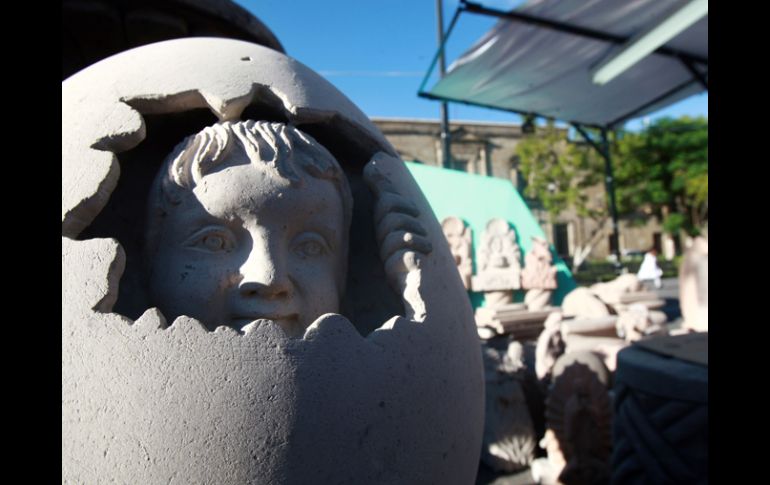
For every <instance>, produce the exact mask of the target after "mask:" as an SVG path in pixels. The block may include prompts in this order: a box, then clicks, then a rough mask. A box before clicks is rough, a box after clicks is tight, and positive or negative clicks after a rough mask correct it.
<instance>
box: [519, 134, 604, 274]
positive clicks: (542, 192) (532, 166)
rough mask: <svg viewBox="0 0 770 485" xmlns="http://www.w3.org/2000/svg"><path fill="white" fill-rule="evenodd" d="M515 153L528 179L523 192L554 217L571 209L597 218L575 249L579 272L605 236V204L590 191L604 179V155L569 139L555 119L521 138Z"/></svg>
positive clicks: (574, 263) (575, 262)
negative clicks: (590, 230) (592, 196)
mask: <svg viewBox="0 0 770 485" xmlns="http://www.w3.org/2000/svg"><path fill="white" fill-rule="evenodd" d="M516 155H517V156H518V158H519V170H521V173H522V175H523V177H524V179H525V180H526V187H525V189H524V195H525V196H527V197H529V198H532V199H536V200H538V201H539V202H540V203H541V204H542V205H543V208H544V209H545V210H546V211H547V212H548V215H549V219H550V220H551V221H553V220H554V219H555V218H556V217H557V216H558V215H559V214H561V213H562V212H564V211H566V210H569V209H572V210H574V211H575V212H576V213H577V214H578V215H579V216H581V217H587V218H590V219H593V220H595V221H597V226H596V229H595V230H594V231H593V232H592V233H591V234H590V235H589V237H588V240H587V241H586V242H585V243H584V244H583V245H581V246H578V247H577V248H576V249H575V254H574V255H573V260H572V270H573V272H577V270H578V268H579V267H580V265H581V264H582V262H583V261H584V260H585V259H586V258H587V257H588V255H589V254H590V253H591V250H592V249H593V247H594V246H595V245H596V243H598V241H600V240H601V239H602V236H603V234H604V232H605V223H606V221H607V219H608V215H607V210H606V206H605V205H603V204H602V205H597V204H596V203H595V201H591V200H589V198H588V195H587V189H588V188H589V187H592V186H595V185H597V184H599V183H601V181H602V176H603V173H604V171H603V160H602V158H601V157H600V156H599V154H598V153H596V151H595V150H593V149H592V148H591V147H590V146H588V145H580V144H575V143H570V142H569V140H568V139H567V131H566V130H563V129H557V128H556V127H555V126H554V123H553V121H549V122H548V123H547V125H546V126H545V127H542V128H538V131H537V133H536V134H533V135H530V136H527V137H526V138H525V139H524V140H522V141H521V142H519V144H518V145H517V147H516Z"/></svg>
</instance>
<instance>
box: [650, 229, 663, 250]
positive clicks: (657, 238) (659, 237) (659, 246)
mask: <svg viewBox="0 0 770 485" xmlns="http://www.w3.org/2000/svg"><path fill="white" fill-rule="evenodd" d="M652 247H654V248H655V251H657V252H658V254H663V234H661V233H659V232H656V233H653V235H652Z"/></svg>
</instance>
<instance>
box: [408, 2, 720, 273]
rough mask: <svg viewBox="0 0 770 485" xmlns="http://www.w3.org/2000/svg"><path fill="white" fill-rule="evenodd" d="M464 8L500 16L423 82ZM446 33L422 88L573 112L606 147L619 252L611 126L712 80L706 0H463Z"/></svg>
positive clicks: (510, 106)
mask: <svg viewBox="0 0 770 485" xmlns="http://www.w3.org/2000/svg"><path fill="white" fill-rule="evenodd" d="M697 4H699V7H700V10H701V14H700V16H698V15H696V16H694V17H693V18H695V19H697V20H694V21H690V22H689V23H685V24H683V26H682V27H683V28H681V29H679V30H677V32H678V33H676V34H675V35H674V36H673V37H671V38H670V39H668V40H667V41H665V42H664V43H663V44H662V45H660V46H659V47H657V48H654V50H653V51H651V52H650V53H649V54H648V55H644V56H643V57H642V58H641V59H640V60H638V61H636V62H635V63H631V64H630V67H629V66H628V65H627V66H626V67H625V68H623V69H622V70H621V72H620V74H619V75H617V76H615V77H614V78H613V79H611V80H609V81H606V82H604V83H603V84H597V82H596V76H595V74H596V71H597V68H600V67H602V66H603V65H605V64H607V63H608V62H609V61H610V60H612V59H613V58H615V57H619V54H621V53H623V52H624V51H626V50H630V49H633V48H635V47H639V45H640V44H641V43H642V42H641V41H643V40H644V39H645V37H646V38H647V39H648V40H649V38H650V37H652V36H654V35H655V34H656V33H657V32H659V31H660V30H661V28H662V27H664V26H665V25H666V24H670V23H671V22H672V20H673V19H674V18H677V17H678V16H679V15H680V14H681V13H682V11H684V10H687V9H691V7H693V6H695V7H696V9H697V8H698V5H697ZM704 6H705V11H704ZM691 10H692V9H691ZM463 12H469V13H474V14H483V15H492V16H496V17H499V18H500V21H499V22H498V23H497V24H496V25H495V26H494V27H493V28H492V29H491V30H490V31H489V32H487V33H486V34H484V35H483V36H482V37H481V38H480V39H479V40H478V41H476V43H475V44H473V45H472V46H471V47H470V48H469V49H468V50H467V51H466V52H465V53H464V54H463V55H462V56H460V58H458V59H457V60H456V61H454V62H453V63H452V65H451V66H450V67H449V69H448V71H447V72H446V74H445V75H444V76H442V77H441V79H440V80H439V81H438V83H436V84H435V85H434V86H433V87H432V88H431V89H430V90H429V91H425V90H424V88H425V85H426V84H427V82H428V79H429V78H430V76H431V73H432V72H433V69H434V68H435V66H436V63H437V61H438V60H439V59H441V62H442V65H443V51H444V46H445V44H446V40H447V39H448V38H449V36H450V35H451V32H452V29H453V28H454V26H455V25H456V23H457V19H458V18H459V16H460V14H461V13H463ZM685 25H686V26H685ZM442 30H443V29H442ZM669 30H670V29H669ZM440 38H442V40H441V45H440V46H439V50H438V52H437V53H436V56H435V58H434V60H433V63H432V64H431V66H430V68H429V70H428V72H427V73H426V75H425V78H424V79H423V82H422V85H421V86H420V90H419V93H418V95H419V96H421V97H424V98H429V99H435V100H441V101H444V102H447V101H449V102H459V103H464V104H470V105H475V106H481V107H486V108H492V109H498V110H505V111H511V112H514V113H519V114H523V115H527V116H529V117H532V116H540V117H546V118H553V119H556V120H561V121H566V122H568V123H571V124H572V125H573V126H574V127H575V128H576V129H577V130H578V131H579V132H580V133H581V135H582V136H583V137H584V138H585V139H586V141H588V142H589V143H590V144H591V145H593V147H594V148H595V149H596V150H597V151H599V153H601V155H602V156H603V157H604V160H605V172H606V177H605V184H606V190H607V196H608V205H609V209H610V214H611V215H612V225H613V234H612V239H613V242H614V252H615V255H616V258H617V261H618V262H619V260H620V248H619V244H618V240H619V237H618V216H617V209H616V204H615V190H614V186H613V175H612V164H611V161H610V151H609V144H608V140H607V130H610V129H613V128H616V127H618V126H620V125H622V124H623V123H624V122H625V121H626V120H629V119H632V118H636V117H639V116H643V115H644V114H647V113H651V112H654V111H657V110H659V109H661V108H663V107H665V106H668V105H670V104H673V103H675V102H677V101H679V100H682V99H684V98H687V97H689V96H691V95H693V94H696V93H698V92H701V91H703V90H708V2H707V0H705V1H704V0H531V1H529V2H527V3H526V4H525V5H523V6H522V7H520V8H518V9H514V10H512V11H510V12H504V11H501V10H496V9H491V8H487V7H484V6H482V5H479V4H476V3H471V2H468V1H466V0H461V3H460V6H459V7H458V8H457V10H456V12H455V14H454V17H453V18H452V20H451V22H450V25H449V28H448V29H447V32H446V34H443V33H442V34H441V35H440ZM586 127H593V128H598V129H600V130H601V140H599V141H597V140H594V139H593V138H592V137H591V136H590V135H589V133H587V131H586V129H585V128H586ZM442 137H444V138H446V137H447V135H446V134H442ZM446 143H447V144H448V140H447V142H446Z"/></svg>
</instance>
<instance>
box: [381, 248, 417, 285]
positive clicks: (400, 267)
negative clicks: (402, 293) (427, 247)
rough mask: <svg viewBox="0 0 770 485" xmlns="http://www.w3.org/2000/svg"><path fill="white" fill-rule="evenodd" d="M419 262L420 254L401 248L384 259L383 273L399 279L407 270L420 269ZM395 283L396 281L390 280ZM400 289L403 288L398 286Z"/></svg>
mask: <svg viewBox="0 0 770 485" xmlns="http://www.w3.org/2000/svg"><path fill="white" fill-rule="evenodd" d="M420 264H421V256H420V254H419V253H416V252H415V251H412V250H409V249H402V250H400V251H396V252H395V253H393V254H391V255H390V256H389V257H388V258H387V259H386V260H385V264H384V266H385V274H387V275H388V276H389V277H390V278H392V279H395V280H399V281H400V280H401V279H403V278H404V277H405V275H406V274H407V273H408V272H410V271H416V270H418V269H420ZM397 283H398V281H392V284H397ZM397 289H399V288H397ZM400 290H403V288H400Z"/></svg>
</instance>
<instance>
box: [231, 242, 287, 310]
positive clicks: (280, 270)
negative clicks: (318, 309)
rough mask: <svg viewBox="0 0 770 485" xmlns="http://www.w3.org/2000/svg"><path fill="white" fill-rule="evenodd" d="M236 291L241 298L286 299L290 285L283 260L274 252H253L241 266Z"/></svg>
mask: <svg viewBox="0 0 770 485" xmlns="http://www.w3.org/2000/svg"><path fill="white" fill-rule="evenodd" d="M240 272H241V281H240V283H239V284H238V289H239V290H240V292H241V294H242V295H243V296H251V297H253V296H259V297H262V298H287V297H289V296H290V295H291V290H292V285H291V281H290V280H289V275H288V273H287V271H286V265H285V263H284V262H283V258H281V257H280V255H277V254H275V253H274V252H261V251H253V252H252V254H250V255H249V259H248V260H246V262H245V263H244V264H243V265H242V266H241V269H240Z"/></svg>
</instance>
